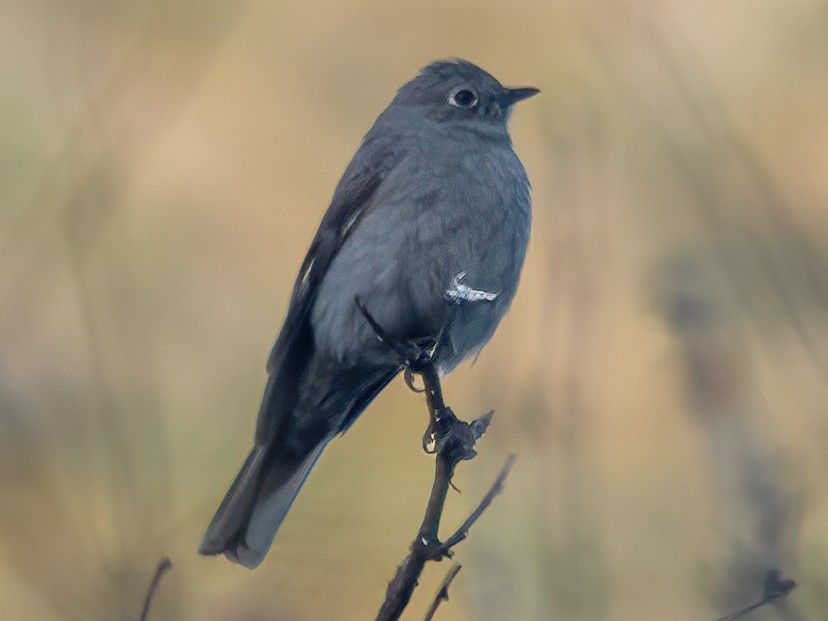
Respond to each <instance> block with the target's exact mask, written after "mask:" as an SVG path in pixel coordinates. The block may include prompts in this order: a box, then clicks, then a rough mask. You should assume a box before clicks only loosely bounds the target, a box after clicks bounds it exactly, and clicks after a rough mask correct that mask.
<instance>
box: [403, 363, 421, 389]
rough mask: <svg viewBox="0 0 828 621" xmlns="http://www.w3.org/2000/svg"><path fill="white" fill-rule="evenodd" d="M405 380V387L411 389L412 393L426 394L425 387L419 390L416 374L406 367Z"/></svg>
mask: <svg viewBox="0 0 828 621" xmlns="http://www.w3.org/2000/svg"><path fill="white" fill-rule="evenodd" d="M403 379H404V380H405V385H406V386H408V388H409V389H411V391H412V392H425V390H426V389H425V387H423V388H418V387H417V385H416V384H414V372H413V371H412V370H411V367H405V371H403Z"/></svg>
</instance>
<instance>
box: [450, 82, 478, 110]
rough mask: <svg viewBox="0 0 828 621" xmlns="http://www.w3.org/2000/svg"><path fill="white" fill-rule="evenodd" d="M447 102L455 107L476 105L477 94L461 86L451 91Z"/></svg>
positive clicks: (472, 106) (465, 107) (466, 107)
mask: <svg viewBox="0 0 828 621" xmlns="http://www.w3.org/2000/svg"><path fill="white" fill-rule="evenodd" d="M448 102H449V103H450V104H451V105H452V106H454V107H456V108H464V109H468V108H474V107H475V106H476V105H477V95H476V94H475V92H474V91H473V90H471V89H470V88H466V87H464V86H461V87H460V88H457V89H455V90H453V91H452V92H451V95H449V98H448Z"/></svg>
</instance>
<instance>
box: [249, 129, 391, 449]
mask: <svg viewBox="0 0 828 621" xmlns="http://www.w3.org/2000/svg"><path fill="white" fill-rule="evenodd" d="M371 136H372V132H369V133H368V135H367V136H366V137H365V140H363V143H362V145H361V146H360V148H359V150H358V151H357V153H356V154H355V155H354V158H353V159H352V160H351V163H350V164H349V165H348V167H347V168H346V170H345V173H344V174H343V175H342V179H341V180H340V181H339V183H338V184H337V187H336V190H335V191H334V195H333V198H332V200H331V204H330V206H329V207H328V210H327V211H326V212H325V215H324V216H323V217H322V222H321V223H320V225H319V229H318V230H317V231H316V235H315V236H314V238H313V241H312V242H311V245H310V248H309V249H308V253H307V255H306V256H305V260H304V261H303V262H302V267H301V268H300V270H299V274H298V276H297V277H296V282H295V283H294V285H293V293H292V295H291V299H290V302H289V304H288V310H287V315H286V316H285V321H284V323H283V324H282V329H281V330H280V332H279V336H278V337H277V338H276V342H275V344H274V345H273V349H272V350H271V352H270V356H269V357H268V360H267V366H266V369H267V372H268V374H269V376H270V377H269V379H268V386H267V388H266V390H265V399H264V400H263V402H262V407H261V409H260V411H259V420H258V425H257V430H256V438H257V442H260V441H267V439H269V438H271V437H273V433H274V432H275V431H276V429H275V427H276V426H278V425H279V421H278V420H273V419H274V418H277V419H278V417H273V416H272V414H271V413H273V412H278V411H279V410H280V408H279V407H274V406H275V404H274V403H267V402H268V401H270V400H271V399H275V400H277V401H281V400H282V399H289V398H290V396H289V395H285V394H284V393H283V390H284V389H287V388H288V387H291V386H296V385H297V382H298V381H299V379H301V376H302V371H303V369H304V368H305V367H306V365H307V363H308V361H309V359H310V356H311V355H312V354H313V335H312V332H311V327H310V311H311V309H312V308H313V304H314V301H315V300H316V296H317V293H318V291H319V285H320V283H321V282H322V279H323V278H324V277H325V273H326V272H327V270H328V267H329V266H330V264H331V261H332V260H333V258H334V257H335V256H336V254H337V253H338V252H339V249H340V248H341V247H342V244H343V243H344V242H345V240H346V239H347V238H348V235H349V234H350V232H351V231H352V230H353V228H354V224H355V223H356V222H357V221H358V220H359V219H360V217H361V216H362V215H363V214H364V213H365V211H366V210H367V209H368V208H369V206H370V204H371V198H372V197H373V196H374V194H375V193H376V191H377V188H379V187H380V185H381V184H382V181H383V179H385V177H386V176H387V174H388V172H389V171H390V170H391V169H392V168H394V167H395V166H396V165H397V164H398V163H399V161H400V160H401V159H402V157H403V154H402V153H401V151H400V150H399V148H398V147H397V145H398V144H399V143H398V142H396V141H388V140H387V139H386V140H384V141H383V144H381V145H378V144H376V142H375V141H373V140H372V139H371ZM268 393H270V398H268ZM279 393H282V394H281V395H280V394H279ZM269 414H271V415H269Z"/></svg>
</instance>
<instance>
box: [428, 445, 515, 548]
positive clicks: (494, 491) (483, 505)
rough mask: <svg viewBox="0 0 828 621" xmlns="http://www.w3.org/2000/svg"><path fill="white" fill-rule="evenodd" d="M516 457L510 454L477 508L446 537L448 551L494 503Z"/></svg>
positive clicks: (463, 537)
mask: <svg viewBox="0 0 828 621" xmlns="http://www.w3.org/2000/svg"><path fill="white" fill-rule="evenodd" d="M515 459H517V458H516V457H515V456H514V455H509V457H507V458H506V463H505V464H503V468H501V469H500V474H498V475H497V478H496V479H495V482H494V483H492V487H491V488H490V489H489V492H488V493H487V494H486V495H485V496H484V497H483V500H481V501H480V504H479V505H477V509H475V510H474V511H472V513H471V514H470V515H469V517H467V518H466V519H465V520H464V521H463V523H462V524H461V525H460V528H458V529H457V530H456V531H455V532H454V534H453V535H451V536H450V537H449V538H448V539H446V541H445V543H443V547H444V548H445V549H446V552H448V550H449V548H452V547H454V546H456V545H457V544H458V543H460V542H461V541H463V539H465V538H466V537H467V536H468V534H469V529H470V528H471V527H472V526H473V525H474V523H475V522H476V521H477V520H478V518H479V517H480V516H481V515H483V512H484V511H485V510H486V509H487V508H488V507H489V505H490V504H492V500H494V497H495V496H497V495H498V494H499V493H500V491H501V490H502V489H503V481H505V480H506V477H507V476H508V475H509V471H510V470H511V469H512V464H514V463H515Z"/></svg>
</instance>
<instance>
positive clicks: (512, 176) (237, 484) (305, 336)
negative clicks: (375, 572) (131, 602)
mask: <svg viewBox="0 0 828 621" xmlns="http://www.w3.org/2000/svg"><path fill="white" fill-rule="evenodd" d="M537 92H538V90H537V89H534V88H505V87H503V86H502V85H501V84H500V83H499V82H498V81H497V80H496V79H495V78H493V77H492V76H491V75H489V74H488V73H486V72H485V71H483V70H482V69H480V68H479V67H477V66H475V65H473V64H472V63H470V62H468V61H464V60H448V61H437V62H433V63H431V64H430V65H428V66H426V67H425V68H423V69H422V70H421V71H420V72H419V73H418V74H417V75H416V76H415V77H414V79H412V80H411V81H410V82H408V83H406V84H404V85H403V86H402V88H400V90H399V91H398V92H397V95H396V97H394V100H393V101H392V102H391V103H390V104H389V106H388V107H387V108H386V109H385V110H384V111H383V112H382V114H380V116H379V118H378V119H377V120H376V122H375V123H374V125H373V127H371V129H370V130H369V131H368V133H367V134H366V136H365V138H364V139H363V141H362V144H361V145H360V147H359V150H358V151H357V152H356V155H354V158H353V159H352V160H351V163H350V164H349V165H348V167H347V168H346V169H345V173H344V174H343V176H342V179H341V180H340V181H339V184H338V185H337V187H336V190H335V191H334V195H333V200H332V201H331V205H330V207H329V208H328V211H327V213H325V216H324V217H323V218H322V222H321V224H320V225H319V230H318V231H317V233H316V236H315V237H314V238H313V241H312V242H311V245H310V250H308V254H307V256H306V257H305V260H304V262H303V264H302V267H301V269H300V271H299V275H298V277H297V279H296V283H295V285H294V287H293V296H292V297H291V300H290V304H289V306H288V310H287V316H286V318H285V322H284V324H283V326H282V329H281V332H280V333H279V336H278V338H277V339H276V344H275V345H274V347H273V351H272V352H271V354H270V358H269V359H268V361H267V371H268V379H267V384H266V386H265V390H264V396H263V398H262V404H261V406H260V409H259V418H258V423H257V426H256V436H255V444H254V447H253V450H252V451H251V452H250V454H249V455H248V457H247V460H246V461H245V462H244V465H243V466H242V468H241V471H240V472H239V474H238V475H237V476H236V479H235V481H233V484H232V486H231V487H230V490H229V491H228V492H227V495H226V496H225V498H224V500H223V501H222V503H221V506H219V508H218V511H217V512H216V514H215V516H214V517H213V520H212V522H210V525H209V527H208V528H207V532H206V534H205V535H204V540H203V541H202V543H201V547H200V549H199V551H200V552H201V553H202V554H219V553H224V554H225V555H226V556H227V557H228V558H230V559H231V560H233V561H235V562H237V563H241V564H242V565H245V566H246V567H249V568H253V567H256V566H257V565H258V564H259V563H260V562H261V561H262V559H263V558H264V555H265V554H266V553H267V550H268V548H269V547H270V544H271V541H272V540H273V537H274V535H275V534H276V530H277V528H278V527H279V524H280V523H281V522H282V520H283V519H284V517H285V514H286V513H287V511H288V508H289V507H290V505H291V503H292V502H293V499H294V498H295V497H296V494H297V492H298V491H299V488H300V487H301V485H302V483H303V482H304V480H305V478H306V477H307V476H308V473H309V472H310V469H311V467H312V466H313V464H314V463H315V462H316V460H317V458H318V457H319V455H320V453H321V452H322V449H324V448H325V446H326V445H327V443H328V442H329V441H330V440H331V439H332V438H333V437H334V436H335V435H337V434H339V433H342V432H343V431H345V430H346V429H347V428H348V427H349V426H350V425H351V423H353V422H354V420H355V419H356V417H357V416H358V415H359V414H360V412H362V410H363V409H365V407H366V406H367V405H368V404H369V403H370V402H371V400H372V399H373V398H374V397H375V396H376V395H377V393H379V391H380V390H382V389H383V387H385V385H386V384H388V382H390V381H391V380H392V379H393V378H394V376H396V375H397V374H398V373H399V372H400V370H401V369H402V365H401V360H400V356H399V355H398V354H397V353H395V352H394V351H393V350H392V349H391V348H389V347H388V346H387V344H385V343H383V342H381V341H380V340H379V339H378V338H377V334H376V332H375V331H374V329H373V328H372V327H371V325H370V323H369V321H368V319H367V317H366V316H364V315H363V313H362V312H361V310H360V308H359V306H358V303H357V301H359V303H360V304H361V305H363V307H364V309H365V310H366V311H367V313H369V315H370V317H372V318H373V320H374V321H375V322H376V324H377V325H378V326H381V328H382V329H383V330H384V331H385V332H386V333H388V334H389V335H392V336H393V337H394V339H399V340H400V341H404V340H409V341H414V342H421V341H425V340H428V339H438V341H439V342H438V343H437V345H436V349H435V350H434V361H435V362H436V364H437V366H438V368H439V370H440V371H441V372H443V373H445V372H448V371H450V370H451V369H452V368H453V367H454V366H455V365H456V364H457V363H458V362H460V361H461V360H462V359H463V358H465V357H467V356H470V355H475V354H476V353H477V352H479V351H480V349H481V348H482V347H483V345H485V343H486V342H487V341H488V340H489V338H490V337H491V336H492V334H493V333H494V330H495V328H496V327H497V324H498V323H499V322H500V319H501V317H502V316H503V314H504V313H505V312H506V310H507V308H508V307H509V304H510V302H511V301H512V297H513V295H514V293H515V289H516V287H517V283H518V276H519V275H520V269H521V265H522V264H523V257H524V254H525V252H526V244H527V241H528V238H529V222H530V200H529V180H528V179H527V177H526V172H525V171H524V169H523V166H522V165H521V163H520V161H519V160H518V158H517V155H515V152H514V151H513V150H512V142H511V139H510V138H509V133H508V130H507V127H506V122H507V120H508V118H509V112H510V110H511V107H512V104H514V103H515V102H517V101H520V100H521V99H526V98H527V97H530V96H532V95H534V94H536V93H537Z"/></svg>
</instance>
